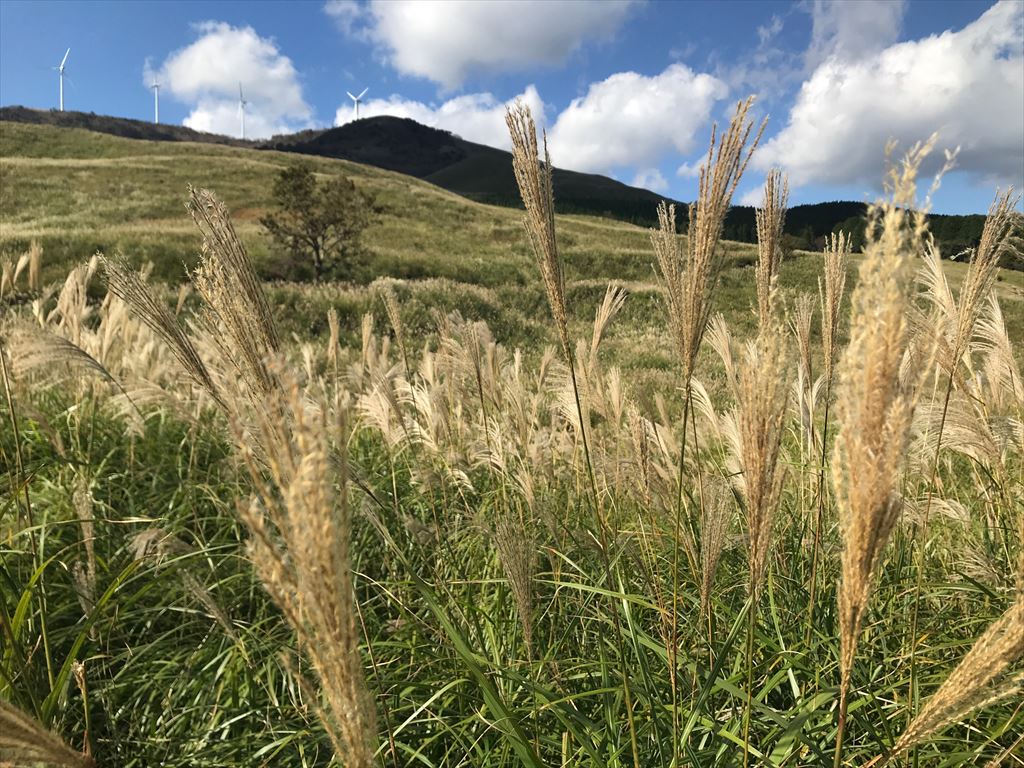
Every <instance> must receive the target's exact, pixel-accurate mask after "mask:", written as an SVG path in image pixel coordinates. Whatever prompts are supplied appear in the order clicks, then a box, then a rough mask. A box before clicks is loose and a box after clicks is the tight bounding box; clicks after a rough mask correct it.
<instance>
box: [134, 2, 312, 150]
mask: <svg viewBox="0 0 1024 768" xmlns="http://www.w3.org/2000/svg"><path fill="white" fill-rule="evenodd" d="M196 31H197V32H198V33H199V37H198V39H197V40H196V41H195V42H194V43H192V44H191V45H189V46H187V47H185V48H182V49H181V50H178V51H175V52H174V53H172V54H171V55H170V56H168V57H167V59H166V60H165V61H164V63H163V64H162V65H161V66H160V67H159V68H158V69H156V70H153V69H152V68H151V67H150V65H149V62H147V66H146V71H144V73H143V77H144V78H145V79H146V84H147V85H148V84H149V83H151V82H152V80H153V78H154V77H155V78H157V79H159V81H160V83H161V84H162V85H163V87H164V88H165V89H166V90H165V91H164V92H165V93H169V94H170V95H172V96H173V97H175V98H176V99H178V100H180V101H183V102H186V103H191V104H192V105H193V108H192V112H191V113H190V114H189V115H188V117H186V118H185V120H184V123H185V125H187V126H188V127H190V128H195V129H196V130H200V131H211V132H215V133H224V134H229V135H237V134H238V131H239V115H238V86H239V83H241V84H242V88H243V91H244V94H245V99H246V101H247V102H249V103H248V105H247V107H246V115H245V135H246V138H263V137H267V136H270V135H272V134H274V133H283V132H286V131H294V130H297V129H300V128H305V127H308V126H309V125H310V120H311V117H312V110H311V109H310V107H309V105H308V104H307V103H306V101H305V99H304V98H303V96H302V86H301V85H300V83H299V77H298V73H297V72H296V71H295V67H294V66H293V65H292V62H291V59H289V58H288V57H287V56H285V55H284V54H282V53H281V52H280V51H279V50H278V48H277V45H276V44H275V43H274V41H273V40H271V39H269V38H264V37H260V36H259V35H258V34H257V33H256V31H255V30H254V29H253V28H252V27H233V26H231V25H230V24H226V23H224V22H220V21H204V22H201V23H199V24H197V25H196Z"/></svg>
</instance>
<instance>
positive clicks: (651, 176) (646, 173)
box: [629, 168, 668, 192]
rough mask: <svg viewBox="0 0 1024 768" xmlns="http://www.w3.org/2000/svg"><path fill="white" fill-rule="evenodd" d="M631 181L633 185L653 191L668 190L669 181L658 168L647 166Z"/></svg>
mask: <svg viewBox="0 0 1024 768" xmlns="http://www.w3.org/2000/svg"><path fill="white" fill-rule="evenodd" d="M629 183H630V185H631V186H634V187H640V189H649V190H651V192H666V191H667V190H668V181H666V179H665V177H664V176H662V175H661V171H659V170H658V169H657V168H645V169H643V170H641V171H638V172H637V174H636V176H634V177H633V180H632V181H631V182H629Z"/></svg>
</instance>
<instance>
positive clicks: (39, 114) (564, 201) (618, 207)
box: [0, 106, 984, 255]
mask: <svg viewBox="0 0 1024 768" xmlns="http://www.w3.org/2000/svg"><path fill="white" fill-rule="evenodd" d="M0 121H7V122H15V123H28V124H33V125H50V126H56V127H62V128H81V129H84V130H87V131H93V132H96V133H104V134H109V135H112V136H118V137H121V138H126V139H142V140H146V141H163V142H197V143H202V144H220V145H224V146H230V147H239V148H248V149H254V150H270V151H280V152H287V153H292V154H301V155H309V156H316V157H329V158H335V159H340V160H349V161H352V162H356V163H360V164H363V165H371V166H374V167H377V168H383V169H385V170H389V171H395V172H397V173H402V174H406V175H408V176H413V177H415V178H417V179H421V180H423V181H426V182H429V183H431V184H434V185H436V186H438V187H441V188H442V189H446V190H448V191H449V192H454V193H456V194H458V195H461V196H462V197H465V198H469V199H470V200H475V201H477V202H481V203H488V204H492V205H500V206H508V207H519V205H520V202H519V194H518V191H517V189H516V184H515V177H514V176H513V173H512V157H511V155H510V154H509V153H508V152H506V151H505V150H501V149H496V148H494V147H489V146H486V145H484V144H477V143H475V142H472V141H467V140H465V139H462V138H460V137H459V136H457V135H455V134H453V133H451V132H449V131H444V130H440V129H438V128H431V127H429V126H426V125H422V124H420V123H418V122H416V121H415V120H410V119H408V118H399V117H388V116H382V117H371V118H364V119H362V120H357V121H355V122H352V123H346V124H345V125H342V126H339V127H337V128H327V129H316V130H306V131H301V132H299V133H294V134H286V135H280V136H274V137H272V138H270V139H266V140H262V141H243V140H241V139H236V138H232V137H230V136H222V135H219V134H212V133H203V132H201V131H195V130H193V129H191V128H185V127H183V126H177V125H166V124H154V123H151V122H147V121H143V120H130V119H127V118H120V117H109V116H105V115H96V114H93V113H87V112H58V111H56V110H38V109H28V108H26V107H17V106H15V107H2V108H0ZM554 182H555V189H556V190H557V192H556V200H555V205H556V207H557V210H558V211H559V212H560V213H575V214H585V215H592V216H600V217H603V218H610V219H617V220H619V221H626V222H630V223H633V224H638V225H641V226H655V225H656V224H657V217H656V214H655V212H656V209H657V206H658V203H660V202H661V201H662V200H663V199H666V198H664V197H663V196H662V195H658V194H656V193H654V192H651V191H649V190H646V189H639V188H637V187H631V186H629V185H627V184H623V183H622V182H620V181H616V180H615V179H611V178H608V177H607V176H602V175H600V174H590V173H579V172H576V171H567V170H563V169H560V168H556V169H555V171H554ZM668 202H674V203H676V205H677V206H678V207H679V209H680V219H681V220H685V210H686V204H685V203H682V202H679V201H674V200H671V199H669V200H668ZM866 210H867V206H866V205H865V204H864V203H862V202H851V201H833V202H822V203H815V204H808V205H797V206H793V207H792V208H790V209H789V211H788V214H787V216H786V227H785V231H786V233H787V234H789V235H790V243H789V245H790V246H791V247H795V248H803V249H809V250H818V249H820V248H821V246H822V243H823V241H824V237H825V236H826V235H828V234H830V233H832V232H834V231H837V230H838V229H844V230H845V231H847V232H854V233H858V234H859V233H862V231H863V218H864V214H865V212H866ZM929 220H930V225H931V229H932V233H933V234H934V236H935V238H936V240H937V241H938V243H939V245H940V247H941V249H942V251H943V253H944V254H947V255H951V254H955V253H958V252H960V251H962V250H964V249H965V248H970V247H973V246H975V245H977V243H978V240H979V238H980V237H981V228H982V226H983V224H984V216H982V215H967V216H944V215H933V216H930V217H929ZM725 237H726V238H728V239H730V240H734V241H736V242H743V243H755V242H757V232H756V227H755V216H754V209H753V208H752V207H750V206H735V207H733V208H732V209H731V210H730V211H729V215H728V216H727V218H726V221H725Z"/></svg>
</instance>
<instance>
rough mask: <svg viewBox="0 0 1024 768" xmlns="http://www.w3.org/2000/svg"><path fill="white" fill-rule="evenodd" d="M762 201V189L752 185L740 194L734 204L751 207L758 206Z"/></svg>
mask: <svg viewBox="0 0 1024 768" xmlns="http://www.w3.org/2000/svg"><path fill="white" fill-rule="evenodd" d="M763 203H764V190H763V189H761V188H760V187H754V188H753V189H748V190H747V191H746V192H744V193H743V194H741V195H740V197H739V199H738V200H737V201H736V203H735V205H748V206H750V207H752V208H758V207H760V206H761V205H762V204H763Z"/></svg>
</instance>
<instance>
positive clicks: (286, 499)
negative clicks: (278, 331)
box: [236, 373, 377, 768]
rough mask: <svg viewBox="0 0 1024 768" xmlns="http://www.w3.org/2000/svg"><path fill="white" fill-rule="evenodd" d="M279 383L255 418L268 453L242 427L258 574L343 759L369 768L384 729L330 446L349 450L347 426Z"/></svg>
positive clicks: (290, 384) (247, 512)
mask: <svg viewBox="0 0 1024 768" xmlns="http://www.w3.org/2000/svg"><path fill="white" fill-rule="evenodd" d="M275 378H276V380H278V381H280V382H281V387H280V388H279V389H274V390H272V391H271V392H270V393H268V397H267V400H266V404H265V405H266V407H265V408H263V409H260V410H258V411H256V412H255V413H254V414H253V416H254V421H255V424H254V429H255V432H256V434H257V436H258V441H259V446H260V450H261V453H262V455H257V453H256V452H255V451H254V449H253V448H252V446H251V443H250V441H249V440H248V439H247V437H246V436H245V434H244V433H243V430H242V428H241V427H237V428H236V431H237V442H238V447H239V449H240V450H241V452H242V455H243V457H244V458H245V461H246V464H247V466H248V468H249V472H250V475H251V476H252V479H253V482H254V483H255V485H256V488H257V494H256V496H254V497H253V498H252V499H251V500H250V502H249V504H248V505H240V510H239V511H240V513H241V517H242V519H243V521H244V522H245V523H246V525H247V526H248V528H249V530H250V532H251V534H252V538H251V539H250V542H249V551H250V555H251V557H252V560H253V563H254V565H255V567H256V571H257V573H258V574H259V575H260V578H261V579H262V580H263V583H264V585H265V586H266V588H267V591H268V592H269V593H270V595H271V597H272V598H273V599H274V601H275V602H276V603H277V604H278V606H279V607H280V608H281V611H282V612H283V614H284V616H285V618H286V619H287V621H288V623H289V624H290V625H291V626H292V629H294V630H295V632H296V634H297V635H298V639H299V645H300V647H301V648H302V649H303V652H304V654H305V655H306V656H307V657H308V659H309V661H310V663H311V664H312V667H313V669H314V670H315V671H316V673H317V676H318V677H319V678H320V684H321V695H322V697H323V699H324V700H325V702H326V706H325V707H324V708H320V707H319V706H318V707H317V712H318V715H319V717H320V719H321V721H322V723H323V725H324V727H325V729H326V730H327V733H328V735H329V737H330V739H331V742H332V744H333V746H334V749H335V752H336V754H337V756H338V757H339V758H340V759H341V761H342V762H343V763H344V764H345V765H346V766H351V767H352V768H369V766H373V765H375V762H374V749H375V744H374V742H375V740H376V734H377V727H376V716H375V713H374V708H373V700H372V699H371V697H370V695H369V693H368V691H367V688H366V683H365V679H364V674H363V668H362V662H361V658H362V657H361V654H360V651H359V632H358V629H357V624H356V607H355V592H354V588H353V583H352V565H351V557H350V554H349V547H350V536H351V522H350V514H351V512H350V508H349V505H348V498H347V493H346V477H345V472H346V462H344V461H340V462H338V461H335V460H333V457H332V444H333V445H338V446H344V444H345V439H346V438H345V428H344V425H343V424H341V423H338V424H330V423H329V422H328V418H327V408H326V406H325V405H324V404H323V403H315V404H314V405H315V407H314V408H313V409H310V407H309V406H310V403H308V402H307V400H306V398H305V396H304V393H303V392H302V390H300V388H299V386H298V384H297V383H296V382H294V381H291V380H289V379H288V377H287V376H285V375H284V374H282V373H276V375H275ZM338 418H339V419H342V420H343V419H344V418H345V416H344V413H339V414H338ZM331 438H333V442H332V440H331ZM339 473H340V474H341V476H340V477H339V476H338V475H339ZM338 488H340V490H336V489H338Z"/></svg>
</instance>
